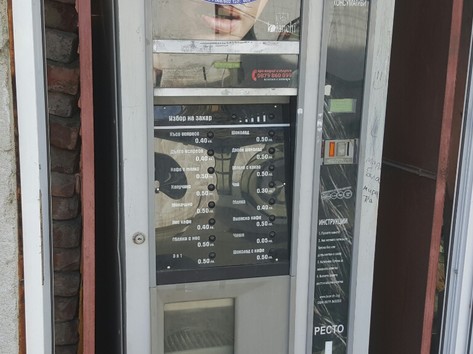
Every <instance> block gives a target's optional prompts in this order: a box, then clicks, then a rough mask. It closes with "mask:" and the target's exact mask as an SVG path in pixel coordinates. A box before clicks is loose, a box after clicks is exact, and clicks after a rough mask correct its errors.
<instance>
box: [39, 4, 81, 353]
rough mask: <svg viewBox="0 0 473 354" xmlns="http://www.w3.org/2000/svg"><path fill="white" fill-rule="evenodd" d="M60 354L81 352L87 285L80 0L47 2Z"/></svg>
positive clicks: (54, 240) (58, 350) (52, 185)
mask: <svg viewBox="0 0 473 354" xmlns="http://www.w3.org/2000/svg"><path fill="white" fill-rule="evenodd" d="M44 4H45V26H46V57H47V81H48V108H49V125H50V144H51V151H50V153H51V194H52V219H53V247H54V250H53V261H54V310H55V331H56V337H55V341H56V354H71V353H77V350H78V342H79V316H78V309H79V292H80V284H81V275H80V259H81V249H80V246H81V215H80V166H79V160H80V114H79V108H78V93H79V58H78V54H77V45H78V36H77V12H76V9H75V0H58V1H52V0H45V1H44Z"/></svg>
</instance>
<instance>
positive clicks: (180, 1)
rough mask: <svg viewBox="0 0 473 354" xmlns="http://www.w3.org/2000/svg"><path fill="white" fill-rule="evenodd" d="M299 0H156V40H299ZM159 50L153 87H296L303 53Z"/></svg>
mask: <svg viewBox="0 0 473 354" xmlns="http://www.w3.org/2000/svg"><path fill="white" fill-rule="evenodd" d="M299 32H300V0H157V1H154V2H153V39H156V40H160V39H161V40H199V41H213V42H215V43H216V44H218V46H219V47H220V48H221V47H225V46H231V44H232V42H234V41H245V42H255V41H298V40H299ZM186 50H188V52H189V53H180V54H177V53H175V54H168V53H155V54H154V57H153V66H154V87H159V88H188V87H194V88H292V87H296V85H297V66H298V55H297V54H293V55H268V54H264V53H257V52H258V51H257V50H256V49H255V54H196V53H192V48H187V49H186Z"/></svg>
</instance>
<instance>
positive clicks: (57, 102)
mask: <svg viewBox="0 0 473 354" xmlns="http://www.w3.org/2000/svg"><path fill="white" fill-rule="evenodd" d="M48 109H49V113H50V114H54V115H56V116H60V117H71V116H72V115H73V114H74V113H75V112H76V111H77V109H78V108H77V97H76V96H72V95H68V94H65V93H61V92H53V91H49V92H48Z"/></svg>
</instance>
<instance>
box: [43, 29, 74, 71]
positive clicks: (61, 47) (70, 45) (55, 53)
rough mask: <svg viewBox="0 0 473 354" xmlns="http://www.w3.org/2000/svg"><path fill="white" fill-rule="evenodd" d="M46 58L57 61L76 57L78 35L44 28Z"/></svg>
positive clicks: (67, 61)
mask: <svg viewBox="0 0 473 354" xmlns="http://www.w3.org/2000/svg"><path fill="white" fill-rule="evenodd" d="M45 32H46V58H47V59H49V60H54V61H56V62H59V63H70V62H72V61H74V60H76V59H77V57H78V53H77V46H78V44H79V37H78V36H77V34H75V33H71V32H64V31H59V30H55V29H51V28H46V31H45Z"/></svg>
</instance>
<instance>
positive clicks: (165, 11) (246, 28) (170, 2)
mask: <svg viewBox="0 0 473 354" xmlns="http://www.w3.org/2000/svg"><path fill="white" fill-rule="evenodd" d="M299 13H300V0H155V1H153V17H154V18H153V39H196V40H219V41H222V40H223V41H227V40H298V39H299Z"/></svg>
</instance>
